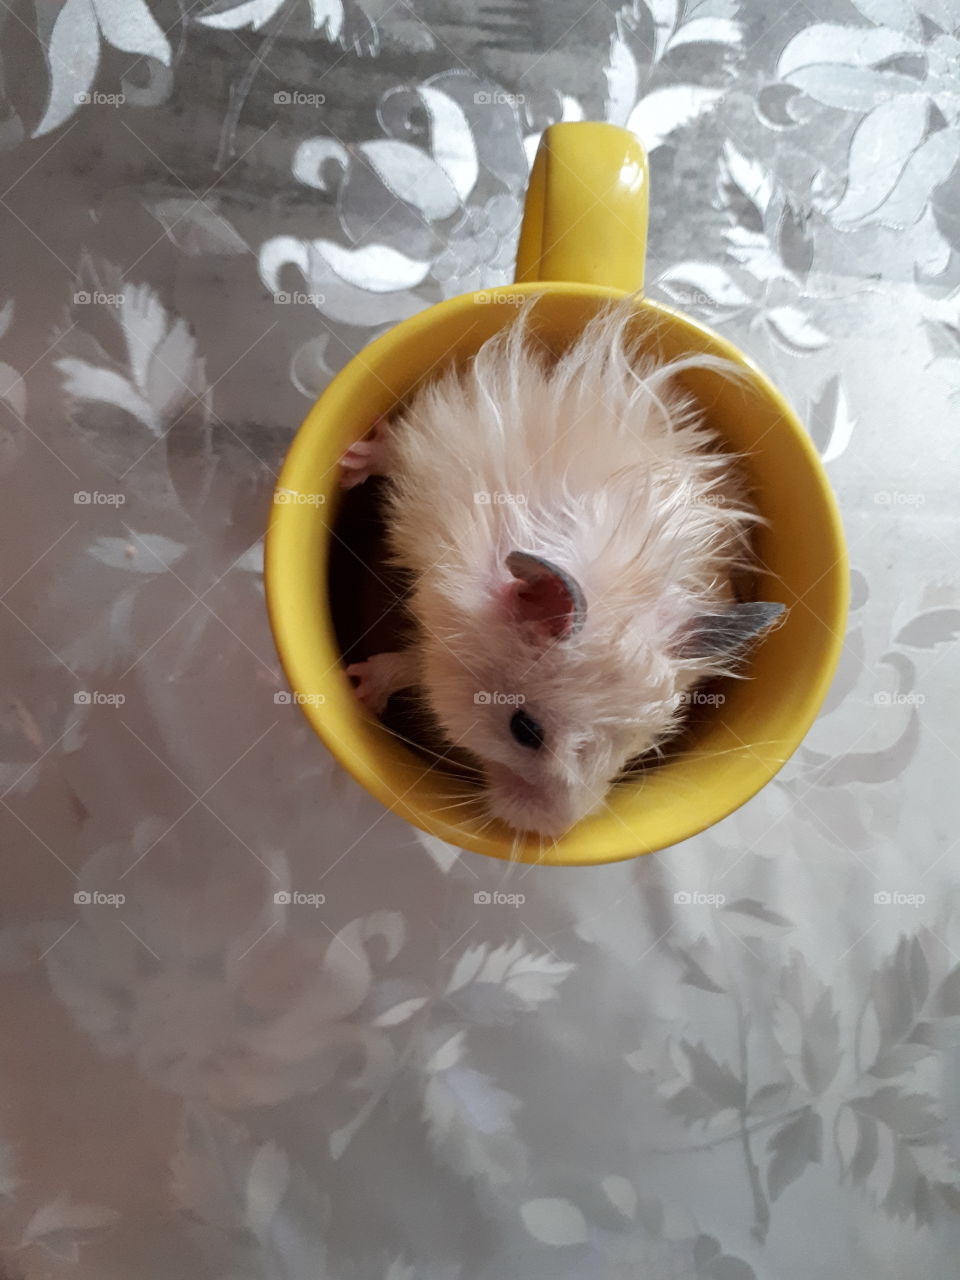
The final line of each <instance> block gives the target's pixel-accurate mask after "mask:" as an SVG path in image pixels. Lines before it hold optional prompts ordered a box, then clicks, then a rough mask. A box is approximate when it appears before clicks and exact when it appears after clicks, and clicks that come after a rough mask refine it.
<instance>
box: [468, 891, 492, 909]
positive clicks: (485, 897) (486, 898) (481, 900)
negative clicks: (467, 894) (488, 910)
mask: <svg viewBox="0 0 960 1280" xmlns="http://www.w3.org/2000/svg"><path fill="white" fill-rule="evenodd" d="M473 900H474V902H476V903H477V904H478V905H479V906H486V905H487V904H488V903H490V902H492V901H493V899H492V898H491V897H490V894H489V893H488V892H487V891H486V889H478V890H477V892H476V893H475V894H474V895H473Z"/></svg>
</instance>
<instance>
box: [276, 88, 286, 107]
mask: <svg viewBox="0 0 960 1280" xmlns="http://www.w3.org/2000/svg"><path fill="white" fill-rule="evenodd" d="M273 100H274V102H275V103H276V104H277V105H278V106H280V107H286V106H289V105H290V94H289V93H288V92H287V91H286V89H281V90H280V91H279V93H275V94H274V95H273Z"/></svg>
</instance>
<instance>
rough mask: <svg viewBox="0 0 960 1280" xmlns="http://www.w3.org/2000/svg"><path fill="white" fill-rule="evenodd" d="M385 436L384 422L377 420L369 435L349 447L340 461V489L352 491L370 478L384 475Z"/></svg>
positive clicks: (385, 468) (385, 467) (385, 458)
mask: <svg viewBox="0 0 960 1280" xmlns="http://www.w3.org/2000/svg"><path fill="white" fill-rule="evenodd" d="M386 435H387V433H386V427H385V426H384V420H383V418H378V419H377V420H376V422H375V423H374V424H373V428H372V430H371V431H370V433H369V435H367V436H366V438H365V439H363V440H358V441H357V442H356V444H352V445H351V446H350V448H349V449H348V450H347V451H346V453H345V454H344V455H343V457H342V458H341V459H340V468H341V470H340V487H341V489H353V488H355V487H356V486H357V485H358V484H363V482H364V480H366V479H368V477H370V476H382V475H386V473H387V457H386V453H387V446H386Z"/></svg>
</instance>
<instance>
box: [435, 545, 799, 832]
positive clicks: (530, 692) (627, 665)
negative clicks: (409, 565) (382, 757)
mask: <svg viewBox="0 0 960 1280" xmlns="http://www.w3.org/2000/svg"><path fill="white" fill-rule="evenodd" d="M780 609H781V606H779V605H762V604H749V605H734V606H731V607H730V608H729V609H728V610H727V611H725V612H723V613H718V614H711V615H700V616H694V617H690V618H687V619H682V618H679V617H677V616H676V614H675V612H673V613H665V612H664V610H660V611H659V616H658V617H657V618H656V619H655V624H654V625H652V626H651V627H650V628H648V629H647V630H646V631H644V630H643V629H638V628H637V625H636V617H635V613H634V612H633V611H631V612H630V613H628V614H627V615H626V616H624V615H623V614H621V613H620V611H619V610H618V609H604V607H603V605H602V603H600V602H597V601H594V602H592V603H591V606H590V608H589V609H588V606H587V599H586V596H585V594H584V591H583V588H582V587H581V586H580V584H579V583H578V582H577V580H576V579H575V578H574V577H573V575H572V574H571V573H570V572H568V571H567V570H565V569H564V568H562V567H561V566H559V565H557V564H554V563H552V562H551V561H549V560H547V559H545V558H543V557H541V556H539V555H533V554H530V553H526V552H522V551H519V550H516V551H513V552H511V553H509V554H508V555H507V557H506V560H505V563H504V564H503V566H502V570H501V571H500V572H499V573H497V574H495V575H493V577H492V579H491V580H490V581H489V582H488V583H487V584H486V586H485V588H484V589H483V591H482V593H481V594H480V595H477V596H474V598H473V599H470V598H469V597H468V596H467V595H466V594H465V592H463V591H461V592H459V593H453V592H449V591H448V592H442V591H440V592H437V591H433V592H430V594H429V596H426V597H423V596H422V597H421V599H420V601H419V607H418V613H419V615H420V617H421V620H422V621H424V622H425V623H426V625H425V627H424V649H423V671H424V693H425V696H426V698H427V701H428V703H429V705H430V707H431V709H432V711H433V714H434V715H435V717H436V718H437V720H438V722H439V723H440V725H441V726H442V728H443V730H444V731H445V733H446V735H447V737H448V738H449V740H450V741H451V742H453V743H455V744H456V745H457V746H459V747H462V748H465V749H466V750H468V751H469V752H470V753H471V754H472V755H473V756H474V757H476V758H477V760H478V761H479V762H480V764H481V766H482V769H483V774H484V780H485V799H486V805H487V808H488V811H489V812H490V814H491V816H493V817H496V818H499V819H500V820H501V821H503V822H505V823H506V824H508V825H509V826H511V827H513V828H515V829H517V830H521V831H524V830H525V831H535V832H538V833H540V834H542V835H547V836H560V835H562V834H563V833H564V832H565V831H567V830H568V829H569V828H570V827H572V826H573V825H574V824H575V823H576V822H578V821H579V820H580V819H581V818H584V817H586V816H588V815H589V814H592V813H594V812H597V811H600V810H602V809H603V808H604V806H605V801H606V796H607V793H608V792H609V789H610V786H611V784H612V783H613V781H614V779H615V778H616V777H617V775H618V774H620V773H621V771H622V770H623V768H624V766H625V765H626V764H627V763H628V762H629V761H630V760H632V759H634V758H635V757H637V756H639V755H641V754H643V753H644V752H646V751H648V750H650V749H651V748H653V747H656V746H657V745H658V744H659V743H660V742H662V741H663V740H664V739H666V738H667V737H669V736H670V735H671V734H672V733H673V732H675V730H676V728H677V727H678V724H679V722H680V719H681V717H682V711H683V697H682V695H683V693H684V691H685V690H686V689H688V688H689V687H690V686H691V685H693V684H694V683H696V681H697V680H699V679H701V678H703V676H705V675H707V674H712V673H715V672H717V671H719V670H725V669H729V667H730V665H731V659H732V658H733V657H734V656H735V655H736V653H737V652H738V651H740V650H741V649H742V648H743V647H744V646H745V645H746V644H747V643H748V642H749V640H750V639H751V638H752V637H753V636H755V635H756V634H757V633H758V632H759V631H760V630H762V629H763V628H765V627H766V626H767V625H769V623H770V622H772V621H773V619H774V618H775V617H776V616H777V614H778V613H779V611H780Z"/></svg>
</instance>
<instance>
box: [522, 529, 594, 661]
mask: <svg viewBox="0 0 960 1280" xmlns="http://www.w3.org/2000/svg"><path fill="white" fill-rule="evenodd" d="M506 566H507V568H508V569H509V570H510V572H511V573H512V574H513V578H514V580H513V582H512V583H511V601H512V606H513V610H514V613H515V615H516V617H517V620H518V621H519V622H520V623H522V624H528V625H530V626H531V627H532V628H533V629H534V630H535V631H536V633H537V634H538V635H539V636H541V637H542V638H543V639H544V640H566V639H568V638H569V637H570V636H572V635H575V634H576V633H577V632H578V631H579V630H580V629H581V627H582V626H583V624H584V622H585V621H586V617H587V602H586V599H585V598H584V594H583V591H582V589H581V587H580V584H579V583H578V582H577V581H576V579H575V578H573V577H571V576H570V574H569V573H567V572H566V570H565V569H561V568H559V566H558V565H555V564H553V563H552V562H551V561H549V560H544V559H543V557H542V556H535V555H531V554H530V552H529V551H511V552H510V554H509V555H508V556H507V559H506Z"/></svg>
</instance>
